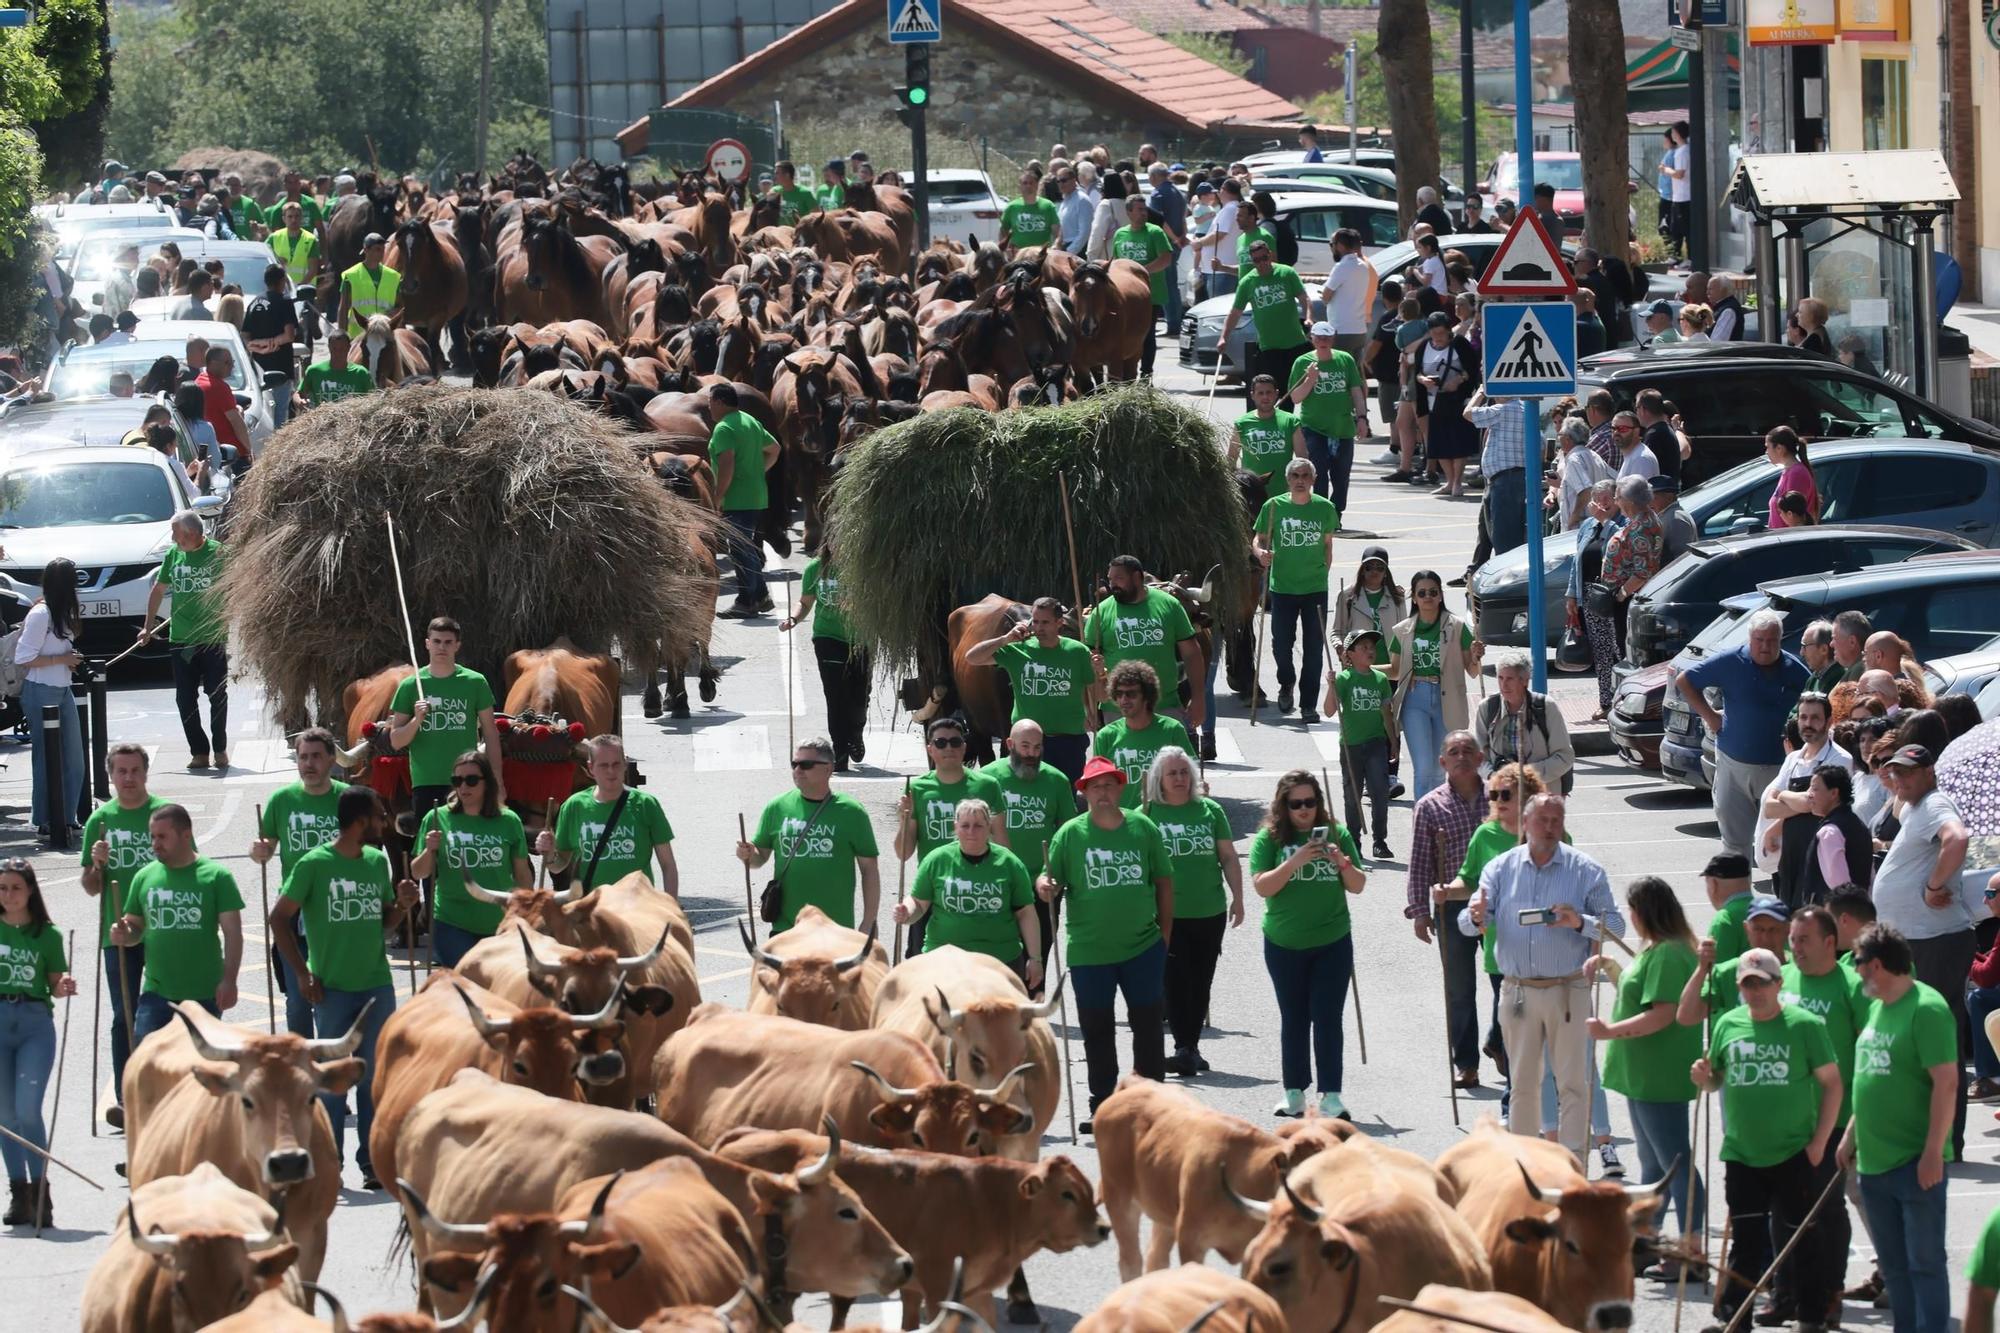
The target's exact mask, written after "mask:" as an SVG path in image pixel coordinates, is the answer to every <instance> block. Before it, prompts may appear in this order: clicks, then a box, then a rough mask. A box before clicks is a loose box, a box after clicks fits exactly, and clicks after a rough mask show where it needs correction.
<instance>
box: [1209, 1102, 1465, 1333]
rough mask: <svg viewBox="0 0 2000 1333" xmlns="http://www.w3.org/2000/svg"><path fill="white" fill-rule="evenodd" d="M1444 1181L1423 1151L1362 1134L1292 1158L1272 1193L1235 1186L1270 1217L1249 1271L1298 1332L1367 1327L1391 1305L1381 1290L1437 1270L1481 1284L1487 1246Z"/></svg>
mask: <svg viewBox="0 0 2000 1333" xmlns="http://www.w3.org/2000/svg"><path fill="white" fill-rule="evenodd" d="M1439 1185H1440V1182H1439V1180H1438V1179H1437V1175H1436V1173H1435V1172H1434V1171H1432V1170H1431V1169H1430V1166H1429V1163H1427V1162H1425V1161H1424V1160H1423V1159H1422V1158H1419V1157H1416V1156H1415V1155H1414V1154H1411V1153H1397V1152H1395V1151H1394V1150H1390V1149H1384V1148H1383V1147H1382V1146H1381V1145H1380V1144H1377V1143H1374V1142H1373V1141H1371V1140H1369V1139H1367V1138H1365V1137H1356V1138H1352V1139H1349V1140H1348V1141H1347V1142H1346V1143H1343V1144H1342V1145H1340V1146H1339V1147H1338V1148H1335V1149H1332V1150H1331V1151H1329V1152H1323V1153H1319V1154H1318V1155H1316V1156H1314V1157H1312V1158H1310V1159H1308V1160H1307V1161H1306V1162H1305V1163H1303V1164H1302V1165H1300V1166H1298V1167H1295V1168H1294V1169H1293V1170H1292V1171H1291V1172H1290V1173H1289V1174H1288V1175H1287V1176H1286V1177H1285V1178H1284V1179H1283V1180H1281V1181H1280V1182H1279V1187H1280V1190H1281V1191H1282V1197H1280V1198H1278V1199H1276V1200H1274V1201H1273V1202H1271V1203H1268V1204H1254V1203H1251V1202H1250V1201H1249V1200H1247V1199H1244V1198H1242V1197H1241V1196H1240V1195H1236V1194H1235V1193H1234V1190H1233V1188H1231V1190H1230V1192H1231V1195H1232V1198H1233V1201H1234V1202H1235V1203H1236V1205H1237V1206H1238V1207H1239V1208H1241V1209H1242V1210H1243V1211H1244V1212H1246V1213H1249V1214H1251V1215H1252V1216H1256V1217H1260V1218H1261V1219H1263V1221H1264V1229H1263V1230H1262V1231H1261V1232H1259V1233H1258V1235H1257V1238H1256V1239H1255V1240H1253V1241H1251V1242H1250V1248H1249V1250H1248V1251H1247V1252H1246V1253H1245V1254H1244V1257H1243V1276H1244V1277H1245V1278H1247V1279H1249V1280H1250V1281H1251V1282H1253V1283H1255V1284H1256V1285H1257V1286H1259V1287H1261V1288H1263V1290H1264V1291H1266V1292H1267V1293H1269V1294H1270V1295H1271V1296H1272V1297H1273V1298H1274V1299H1275V1300H1276V1301H1277V1302H1278V1304H1279V1306H1280V1307H1281V1308H1282V1309H1283V1310H1284V1312H1285V1319H1286V1322H1287V1325H1288V1327H1289V1328H1290V1329H1291V1330H1292V1333H1339V1330H1342V1329H1346V1328H1350V1327H1351V1328H1368V1327H1371V1326H1373V1325H1374V1324H1377V1323H1379V1322H1380V1321H1382V1320H1383V1319H1386V1318H1387V1317H1388V1316H1389V1315H1390V1313H1392V1310H1393V1307H1391V1306H1388V1305H1384V1304H1383V1303H1382V1301H1381V1298H1382V1297H1384V1296H1399V1297H1402V1298H1404V1299H1408V1298H1409V1297H1411V1296H1414V1295H1416V1294H1417V1292H1418V1290H1419V1289H1420V1288H1422V1287H1423V1285H1424V1284H1425V1283H1426V1282H1429V1281H1432V1280H1436V1281H1440V1282H1447V1283H1450V1284H1451V1285H1453V1286H1459V1287H1468V1288H1471V1289H1473V1290H1481V1291H1483V1290H1485V1289H1487V1288H1489V1287H1491V1286H1492V1285H1493V1282H1492V1272H1491V1270H1490V1269H1489V1268H1488V1266H1487V1263H1486V1255H1485V1252H1484V1251H1483V1250H1482V1249H1481V1248H1480V1244H1479V1238H1478V1237H1477V1236H1475V1235H1473V1234H1472V1229H1471V1228H1470V1227H1468V1226H1467V1225H1466V1224H1465V1222H1464V1220H1463V1219H1462V1218H1460V1217H1459V1215H1458V1214H1457V1213H1455V1212H1453V1211H1452V1209H1451V1207H1450V1205H1448V1204H1447V1203H1445V1202H1444V1200H1443V1199H1442V1198H1441V1197H1440V1196H1439V1192H1438V1191H1439ZM1225 1188H1229V1187H1228V1186H1227V1185H1225Z"/></svg>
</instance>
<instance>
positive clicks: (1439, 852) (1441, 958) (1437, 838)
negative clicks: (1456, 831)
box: [1341, 748, 1479, 1127]
mask: <svg viewBox="0 0 2000 1333" xmlns="http://www.w3.org/2000/svg"><path fill="white" fill-rule="evenodd" d="M1346 753H1347V752H1346V750H1345V749H1344V748H1343V749H1342V751H1341V755H1342V757H1343V758H1344V757H1345V756H1346ZM1431 855H1432V856H1433V858H1435V859H1434V860H1433V862H1432V864H1433V865H1435V866H1436V867H1437V870H1436V872H1435V873H1436V874H1437V877H1438V885H1439V887H1443V885H1444V884H1445V883H1447V881H1446V879H1445V877H1444V830H1443V829H1441V828H1434V829H1432V830H1431ZM1457 877H1458V872H1457V871H1456V870H1453V871H1452V878H1454V879H1456V878H1457ZM1450 901H1451V900H1450V899H1449V898H1439V899H1438V900H1437V906H1438V912H1437V916H1436V918H1435V923H1436V928H1437V933H1438V969H1439V975H1441V976H1442V977H1443V978H1444V1068H1445V1074H1446V1081H1447V1082H1448V1083H1449V1084H1450V1085H1451V1123H1452V1125H1453V1126H1454V1127H1456V1126H1457V1125H1458V1123H1459V1121H1458V1066H1457V1065H1456V1064H1454V1063H1452V1058H1451V953H1450V951H1449V949H1448V948H1447V947H1446V945H1445V941H1444V932H1445V924H1444V923H1445V920H1446V918H1447V917H1448V916H1449V915H1450V909H1449V908H1448V907H1447V906H1446V904H1448V903H1449V902H1450ZM1477 994H1478V992H1477V991H1475V992H1474V996H1475V1001H1474V1004H1473V1009H1472V1012H1473V1017H1474V1019H1475V1022H1476V1020H1477V1018H1478V1014H1479V1005H1478V1003H1477V999H1476V996H1477Z"/></svg>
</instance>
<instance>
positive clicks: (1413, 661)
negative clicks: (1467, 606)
mask: <svg viewBox="0 0 2000 1333" xmlns="http://www.w3.org/2000/svg"><path fill="white" fill-rule="evenodd" d="M1442 623H1443V622H1441V621H1437V620H1433V621H1432V622H1431V623H1430V624H1428V625H1426V624H1425V623H1424V622H1423V621H1421V620H1419V621H1415V622H1414V623H1413V624H1412V625H1411V627H1410V648H1409V658H1410V674H1411V675H1413V676H1426V677H1429V678H1430V679H1432V680H1436V679H1438V678H1439V677H1440V676H1442V675H1443V674H1444V635H1443V634H1442V633H1441V632H1440V630H1439V626H1440V625H1441V624H1442ZM1458 650H1459V651H1460V652H1462V653H1469V652H1471V651H1472V626H1470V625H1465V624H1461V625H1460V626H1459V627H1458ZM1389 651H1390V652H1391V653H1400V652H1402V651H1403V641H1402V640H1401V639H1399V638H1397V637H1396V635H1395V634H1394V633H1393V632H1391V634H1390V635H1389Z"/></svg>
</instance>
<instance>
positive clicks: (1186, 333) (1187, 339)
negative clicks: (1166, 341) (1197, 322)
mask: <svg viewBox="0 0 2000 1333" xmlns="http://www.w3.org/2000/svg"><path fill="white" fill-rule="evenodd" d="M1181 346H1183V347H1186V348H1188V349H1190V350H1192V349H1193V347H1194V330H1193V329H1182V330H1181Z"/></svg>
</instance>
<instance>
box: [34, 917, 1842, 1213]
mask: <svg viewBox="0 0 2000 1333" xmlns="http://www.w3.org/2000/svg"><path fill="white" fill-rule="evenodd" d="M68 950H69V951H68V952H67V953H65V954H64V955H63V957H64V959H65V960H67V961H68V963H69V965H70V966H71V967H72V968H74V967H75V966H76V932H75V931H73V930H72V931H71V932H70V933H69V945H68ZM69 976H70V980H71V982H72V983H74V982H75V980H76V973H75V972H71V973H70V974H69ZM69 1002H70V997H69V996H67V995H65V996H64V997H63V1021H62V1037H61V1039H60V1040H58V1041H57V1043H56V1092H55V1096H54V1097H53V1098H52V1099H51V1100H50V1103H49V1128H48V1135H47V1137H48V1141H49V1142H50V1143H51V1144H53V1143H55V1141H56V1125H57V1124H58V1123H60V1120H61V1117H62V1083H63V1066H64V1065H65V1064H67V1063H69V1061H68V1058H67V1057H68V1056H69V1010H70V1004H69ZM90 1120H91V1123H92V1124H93V1125H94V1124H96V1123H97V1112H96V1109H95V1108H94V1107H93V1108H92V1110H91V1115H90ZM49 1160H50V1161H54V1160H55V1159H54V1158H50V1159H49ZM1834 1178H1835V1179H1836V1180H1837V1179H1839V1177H1838V1176H1836V1177H1834ZM48 1206H49V1170H48V1168H47V1167H43V1168H42V1178H41V1179H40V1180H38V1181H36V1182H35V1239H36V1240H40V1239H41V1238H42V1213H43V1211H44V1210H45V1209H46V1208H47V1207H48Z"/></svg>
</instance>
